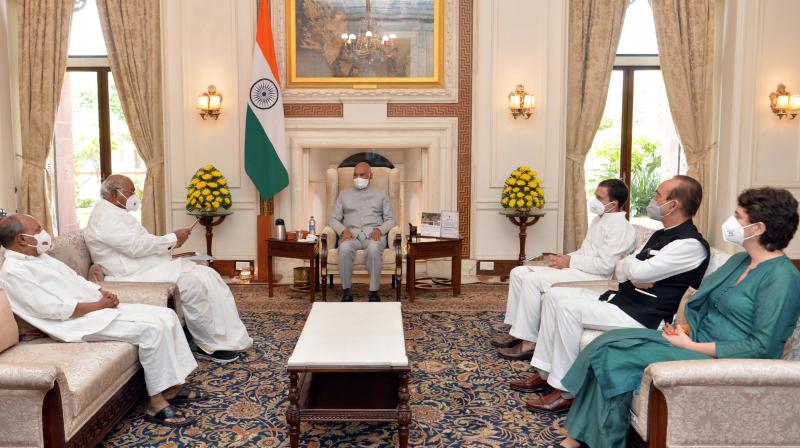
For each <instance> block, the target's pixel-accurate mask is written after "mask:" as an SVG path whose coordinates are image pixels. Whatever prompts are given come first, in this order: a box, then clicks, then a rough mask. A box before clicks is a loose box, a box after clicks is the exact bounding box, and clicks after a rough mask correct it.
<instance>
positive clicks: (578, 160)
mask: <svg viewBox="0 0 800 448" xmlns="http://www.w3.org/2000/svg"><path fill="white" fill-rule="evenodd" d="M567 160H572V161H573V162H575V163H577V164H578V165H582V164H583V163H584V162H585V161H586V158H585V157H584V158H581V157H578V156H574V155H572V154H567Z"/></svg>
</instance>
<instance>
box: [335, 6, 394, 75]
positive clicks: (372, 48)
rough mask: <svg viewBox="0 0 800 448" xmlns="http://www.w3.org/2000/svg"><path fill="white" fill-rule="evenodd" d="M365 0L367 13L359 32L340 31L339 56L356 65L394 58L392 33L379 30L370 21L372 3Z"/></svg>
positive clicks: (381, 61) (383, 61)
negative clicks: (340, 46) (340, 48)
mask: <svg viewBox="0 0 800 448" xmlns="http://www.w3.org/2000/svg"><path fill="white" fill-rule="evenodd" d="M366 2H367V14H366V16H365V17H364V20H363V21H362V23H361V27H360V29H359V33H358V34H355V33H349V32H348V33H342V36H341V38H342V44H343V45H342V52H341V57H342V58H343V59H344V60H346V61H349V62H351V63H352V64H355V65H357V66H361V67H363V66H365V65H370V64H373V63H385V62H387V61H388V60H390V59H393V58H394V54H395V53H396V52H395V51H394V50H395V40H396V39H397V35H396V34H394V33H386V32H379V31H378V30H376V28H375V24H374V23H373V22H372V4H371V3H370V0H366Z"/></svg>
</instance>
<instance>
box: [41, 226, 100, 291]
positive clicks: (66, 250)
mask: <svg viewBox="0 0 800 448" xmlns="http://www.w3.org/2000/svg"><path fill="white" fill-rule="evenodd" d="M50 256H51V257H53V258H56V259H58V260H59V261H61V262H62V263H64V264H66V265H67V266H69V267H71V268H72V270H74V271H75V272H77V273H78V275H80V276H81V277H83V278H85V279H88V278H89V268H90V267H91V265H92V257H91V255H90V254H89V248H88V247H86V242H85V241H84V239H83V230H78V231H76V232H70V233H65V234H63V235H59V236H57V237H56V238H54V239H53V249H52V250H51V251H50Z"/></svg>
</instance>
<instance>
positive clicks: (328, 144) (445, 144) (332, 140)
mask: <svg viewBox="0 0 800 448" xmlns="http://www.w3.org/2000/svg"><path fill="white" fill-rule="evenodd" d="M286 134H287V142H286V143H287V146H288V148H289V154H290V167H289V179H290V183H289V188H288V189H287V190H288V191H287V192H288V193H289V198H285V197H284V198H280V199H281V200H279V201H277V204H276V206H277V207H276V208H277V210H276V216H287V217H291V221H290V222H288V223H287V225H289V226H291V227H290V228H294V227H301V228H304V227H305V226H306V224H307V219H308V216H310V215H313V214H314V210H313V207H314V203H315V201H314V200H313V198H312V197H311V196H312V191H311V189H312V185H311V183H312V181H313V179H312V178H311V177H312V176H311V173H310V166H311V161H312V158H313V157H318V156H320V155H321V152H322V151H329V150H338V149H349V150H353V151H354V152H355V151H358V150H360V149H363V150H365V151H368V150H372V149H375V150H378V151H380V149H382V148H383V149H391V150H393V151H397V150H399V149H402V148H409V149H414V150H419V152H420V157H421V160H420V180H421V184H422V189H421V194H420V197H419V208H420V210H423V211H439V210H457V209H458V205H457V201H456V194H457V192H458V182H471V179H458V166H457V165H458V164H457V161H458V119H457V118H455V117H446V118H397V119H391V120H388V121H380V122H352V121H347V122H346V121H335V122H334V121H332V122H321V121H320V120H318V119H317V120H314V119H293V120H287V123H286ZM323 194H324V192H323ZM323 203H324V202H323ZM405 208H406V210H407V212H406V214H407V215H408V206H406V207H405ZM418 219H419V217H411V216H405V221H409V220H410V221H412V222H415V221H417V220H418ZM398 224H401V227H402V228H403V231H404V232H405V227H406V225H407V223H405V222H404V223H398ZM317 225H318V226H319V227H320V229H321V228H322V227H321V226H322V225H324V223H319V222H318V224H317Z"/></svg>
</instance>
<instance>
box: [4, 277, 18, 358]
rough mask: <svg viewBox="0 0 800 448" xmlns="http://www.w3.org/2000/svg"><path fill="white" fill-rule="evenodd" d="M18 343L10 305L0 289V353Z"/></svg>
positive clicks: (15, 324)
mask: <svg viewBox="0 0 800 448" xmlns="http://www.w3.org/2000/svg"><path fill="white" fill-rule="evenodd" d="M17 343H19V333H18V332H17V323H16V322H15V321H14V315H13V314H12V313H11V304H10V303H9V302H8V298H7V297H6V293H5V291H3V290H2V289H0V352H2V351H3V350H5V349H7V348H9V347H13V346H15V345H17Z"/></svg>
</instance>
